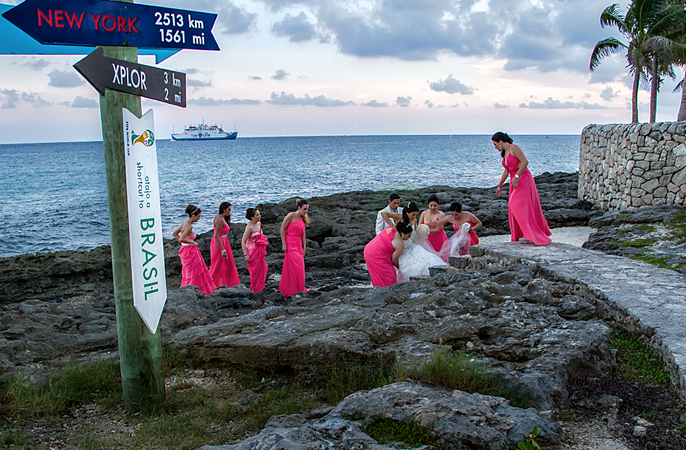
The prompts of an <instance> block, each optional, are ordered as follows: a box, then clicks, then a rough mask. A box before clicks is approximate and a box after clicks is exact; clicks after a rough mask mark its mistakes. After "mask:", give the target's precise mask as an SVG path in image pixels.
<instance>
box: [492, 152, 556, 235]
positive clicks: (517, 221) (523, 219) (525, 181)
mask: <svg viewBox="0 0 686 450" xmlns="http://www.w3.org/2000/svg"><path fill="white" fill-rule="evenodd" d="M503 167H505V168H506V169H507V171H508V172H509V173H510V201H509V204H508V213H509V219H510V233H511V235H512V239H511V240H512V242H515V241H518V240H519V238H522V237H523V238H525V239H526V240H527V241H530V242H533V243H534V244H536V245H548V244H550V238H549V237H548V236H550V234H551V233H550V228H548V222H547V221H546V220H545V217H544V216H543V209H542V208H541V200H540V199H539V198H538V189H536V182H535V181H534V177H533V175H531V172H530V171H529V169H528V168H527V169H526V170H524V172H523V173H522V174H521V175H520V176H519V184H518V186H517V188H516V189H513V188H512V179H513V178H514V176H515V175H516V174H517V170H518V168H519V159H518V158H517V157H515V156H512V155H507V162H506V161H505V160H503Z"/></svg>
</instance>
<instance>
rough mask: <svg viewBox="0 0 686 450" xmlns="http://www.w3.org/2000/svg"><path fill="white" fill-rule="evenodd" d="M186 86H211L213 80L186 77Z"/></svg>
mask: <svg viewBox="0 0 686 450" xmlns="http://www.w3.org/2000/svg"><path fill="white" fill-rule="evenodd" d="M186 86H190V87H196V88H201V87H210V86H212V80H210V81H201V80H195V79H193V78H188V79H186Z"/></svg>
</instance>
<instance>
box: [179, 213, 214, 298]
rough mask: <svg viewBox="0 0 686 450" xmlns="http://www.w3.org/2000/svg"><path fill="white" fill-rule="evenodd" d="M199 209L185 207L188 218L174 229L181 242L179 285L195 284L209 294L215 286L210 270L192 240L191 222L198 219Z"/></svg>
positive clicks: (193, 236)
mask: <svg viewBox="0 0 686 450" xmlns="http://www.w3.org/2000/svg"><path fill="white" fill-rule="evenodd" d="M200 213H201V210H200V208H198V207H197V206H195V205H188V206H187V207H186V214H188V219H187V220H185V221H184V222H183V223H182V224H181V226H180V227H179V228H177V229H176V230H174V233H173V235H174V238H175V239H176V240H177V241H179V242H180V243H181V248H180V249H179V258H181V287H183V286H188V285H192V286H196V287H198V288H199V289H200V290H201V291H202V292H204V293H205V294H211V293H212V292H213V291H214V290H215V289H216V288H217V286H216V285H215V284H214V281H213V280H212V276H211V275H210V271H209V270H207V266H206V265H205V261H204V260H203V259H202V254H200V249H199V248H198V243H197V242H195V241H194V239H195V233H194V232H193V224H194V223H195V222H197V221H198V220H200Z"/></svg>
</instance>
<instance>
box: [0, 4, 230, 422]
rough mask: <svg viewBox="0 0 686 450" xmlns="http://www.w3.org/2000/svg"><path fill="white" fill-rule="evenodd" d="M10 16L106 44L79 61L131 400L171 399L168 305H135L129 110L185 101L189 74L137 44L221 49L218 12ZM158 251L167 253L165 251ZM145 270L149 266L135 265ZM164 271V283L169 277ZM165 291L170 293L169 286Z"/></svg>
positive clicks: (104, 9)
mask: <svg viewBox="0 0 686 450" xmlns="http://www.w3.org/2000/svg"><path fill="white" fill-rule="evenodd" d="M3 17H5V18H6V19H7V20H9V21H10V22H12V23H13V24H14V25H16V26H17V27H19V28H20V29H22V30H23V31H25V32H26V33H27V34H29V35H30V36H32V37H33V38H34V39H36V40H37V41H39V42H41V43H43V44H59V45H78V46H97V45H101V46H105V47H103V49H98V50H96V52H94V53H93V54H92V56H88V57H86V58H84V59H83V60H82V61H80V62H79V63H77V64H76V68H77V70H79V72H80V73H81V74H82V75H84V76H85V77H86V79H87V80H88V81H89V82H90V83H91V84H92V85H93V86H95V87H96V89H98V91H99V92H100V94H101V95H100V118H101V122H102V140H103V147H104V152H105V171H106V179H107V204H108V212H109V225H110V237H111V242H112V273H113V279H114V295H115V302H116V314H117V335H118V341H119V360H120V364H121V375H122V387H123V393H124V403H125V407H126V409H127V410H128V411H134V410H137V409H140V408H141V407H142V406H145V405H150V404H154V403H158V402H160V401H162V400H163V399H164V379H163V377H162V370H161V367H162V347H161V340H160V331H159V328H157V323H158V322H159V315H161V313H162V311H161V308H152V310H153V313H152V314H153V316H154V315H156V316H157V317H152V318H151V317H149V316H146V319H145V321H144V320H143V319H142V318H141V315H140V314H139V311H146V312H145V313H142V314H150V313H149V311H150V310H151V308H145V307H144V308H139V309H138V311H137V309H136V307H134V298H135V297H136V293H135V292H134V284H133V282H132V265H131V247H130V238H129V225H130V224H129V214H128V207H129V204H128V202H130V201H136V200H135V199H127V186H126V177H127V175H126V155H125V148H124V131H125V130H124V129H123V123H124V121H123V115H122V111H123V110H124V109H127V110H128V111H130V112H131V113H133V115H135V116H136V117H137V118H140V117H141V99H140V97H141V96H145V97H148V98H153V99H155V100H160V101H163V102H166V103H170V104H174V105H177V106H182V107H185V106H186V79H185V74H182V73H180V72H173V71H165V70H162V69H159V68H156V67H149V66H142V65H140V64H138V63H137V49H136V47H146V48H167V49H185V48H189V49H198V50H219V46H218V45H217V42H216V41H215V39H214V37H213V36H212V26H213V25H214V21H215V20H216V14H210V13H202V12H195V11H186V10H178V9H171V8H163V7H158V6H148V5H135V4H133V1H132V0H116V1H110V0H26V1H25V2H24V3H21V4H19V5H17V6H16V7H14V8H12V9H10V10H8V11H6V12H5V13H4V14H3ZM98 66H101V67H100V69H98ZM165 74H166V75H167V78H166V79H165ZM104 75H107V77H104ZM103 77H104V78H103ZM110 77H111V78H110ZM165 89H166V90H167V91H166V92H165ZM155 171H156V168H155ZM147 224H148V223H147V222H146V227H147ZM158 225H159V224H158ZM146 232H147V233H146V237H145V238H144V241H143V242H144V243H145V242H147V243H151V244H152V242H151V241H154V240H155V237H150V233H149V230H147V229H146ZM159 238H160V241H161V236H160V237H159ZM158 243H159V242H158ZM139 250H140V249H139ZM156 257H161V258H162V261H163V260H164V255H163V254H162V255H159V256H156ZM145 262H146V263H147V262H148V260H147V259H146V260H145ZM142 269H145V268H139V267H137V268H136V270H138V271H142ZM162 269H163V266H162ZM147 273H150V272H147ZM157 275H159V274H157ZM143 276H144V275H143ZM160 278H162V280H160V281H162V282H164V280H163V278H164V277H163V276H161V277H160ZM157 287H158V286H155V289H154V291H155V293H157V292H158V290H157ZM152 291H153V289H152V288H150V289H148V291H147V293H143V294H144V295H143V297H142V298H143V301H145V300H147V299H148V294H150V293H151V292H152ZM163 292H164V299H163V300H166V288H165V289H164V291H163ZM162 306H163V303H162ZM153 325H154V326H153Z"/></svg>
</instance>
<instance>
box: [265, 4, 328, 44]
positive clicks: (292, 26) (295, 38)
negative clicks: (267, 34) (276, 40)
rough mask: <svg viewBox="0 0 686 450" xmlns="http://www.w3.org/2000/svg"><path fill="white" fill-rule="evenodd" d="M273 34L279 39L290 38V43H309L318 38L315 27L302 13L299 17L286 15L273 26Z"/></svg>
mask: <svg viewBox="0 0 686 450" xmlns="http://www.w3.org/2000/svg"><path fill="white" fill-rule="evenodd" d="M272 32H273V33H274V34H275V35H277V36H279V37H286V36H288V40H289V42H304V41H309V40H312V39H313V38H315V37H316V36H317V32H316V31H315V29H314V25H312V24H311V23H310V21H309V20H308V18H307V14H305V13H304V12H302V11H301V12H300V14H298V15H297V16H292V15H290V14H286V15H285V16H284V18H283V19H281V21H280V22H276V23H274V24H273V25H272Z"/></svg>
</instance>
